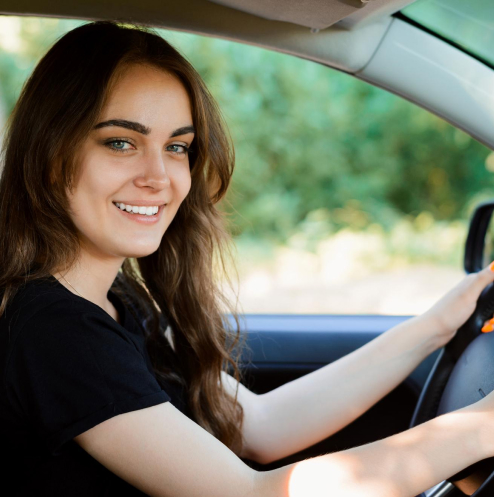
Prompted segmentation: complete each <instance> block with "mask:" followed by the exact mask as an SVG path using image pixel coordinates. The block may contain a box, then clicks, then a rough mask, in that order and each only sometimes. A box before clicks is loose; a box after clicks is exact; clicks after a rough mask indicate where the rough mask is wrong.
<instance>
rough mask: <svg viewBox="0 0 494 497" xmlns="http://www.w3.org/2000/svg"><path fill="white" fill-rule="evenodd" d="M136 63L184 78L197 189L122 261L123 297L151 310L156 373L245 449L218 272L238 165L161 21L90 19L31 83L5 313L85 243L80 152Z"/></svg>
mask: <svg viewBox="0 0 494 497" xmlns="http://www.w3.org/2000/svg"><path fill="white" fill-rule="evenodd" d="M129 64H150V65H152V66H154V67H157V68H160V69H162V70H164V71H166V72H168V73H170V74H173V75H175V76H176V77H177V78H179V80H180V81H181V82H182V84H183V85H184V87H185V89H186V90H187V92H188V95H189V98H190V101H191V107H192V117H193V124H194V127H195V129H196V136H195V138H194V144H193V148H194V154H193V155H192V156H191V157H190V168H191V177H192V186H191V190H190V192H189V194H188V195H187V197H186V198H185V200H184V201H183V203H182V204H181V206H180V208H179V209H178V212H177V214H176V216H175V218H174V219H173V221H172V222H171V224H170V226H169V227H168V229H167V231H166V233H165V235H164V236H163V238H162V242H161V244H160V247H159V248H158V250H157V251H156V252H154V253H153V254H150V255H148V256H146V257H141V258H138V259H126V260H125V262H124V264H123V265H122V272H121V273H120V274H119V278H122V277H123V278H124V280H125V281H126V284H127V285H128V288H129V289H132V292H129V293H128V294H127V295H124V294H122V296H123V297H127V298H129V295H130V294H132V295H134V296H137V297H138V306H139V308H140V309H141V310H143V311H144V312H145V313H147V314H146V315H147V320H146V321H147V324H146V327H145V331H146V332H147V348H148V351H149V353H150V358H151V361H152V364H153V368H154V371H155V373H156V375H157V378H158V380H160V379H163V380H167V381H171V382H176V383H180V384H182V385H183V386H185V387H186V388H185V390H186V395H187V400H188V404H189V408H190V410H191V412H192V415H193V417H194V419H195V421H196V422H197V423H198V424H199V425H201V426H202V427H203V428H205V429H206V430H207V431H209V432H210V433H211V434H213V435H214V436H216V437H217V438H218V439H219V440H221V441H222V442H223V443H224V444H225V445H227V446H228V447H230V448H231V449H232V450H234V451H235V452H236V453H237V454H238V453H240V451H241V448H242V437H241V425H242V420H243V411H242V408H241V406H240V404H239V403H238V402H237V395H235V397H234V398H233V397H231V396H230V395H229V394H228V393H227V392H226V390H225V388H224V387H223V384H222V382H221V372H222V371H226V370H227V369H230V370H232V371H233V374H234V377H235V378H236V379H237V381H239V380H240V372H239V368H238V360H239V356H240V354H239V351H240V350H241V348H240V345H242V344H241V343H240V336H241V335H240V330H239V319H238V315H237V313H236V312H235V308H234V306H232V305H231V303H230V302H229V300H228V299H227V298H226V296H225V294H224V293H222V291H221V289H220V286H219V284H218V282H217V280H216V278H217V276H218V274H219V273H218V272H219V271H223V272H222V273H220V274H222V275H223V276H227V275H226V271H225V266H226V264H225V260H226V259H225V254H226V255H229V254H230V252H229V241H230V238H229V236H228V234H227V230H226V228H225V223H224V218H223V215H222V214H221V213H220V211H218V210H217V208H216V206H215V204H216V203H217V202H218V201H219V200H220V199H221V198H222V197H223V196H224V194H225V192H226V190H227V188H228V185H229V182H230V178H231V175H232V173H233V166H234V153H233V147H232V145H231V141H230V139H229V136H228V134H227V133H226V131H225V126H224V124H223V121H222V119H221V115H220V112H219V110H218V107H217V105H216V103H215V101H214V99H213V97H212V96H211V95H210V93H209V91H208V90H207V88H206V86H205V84H204V82H203V81H202V79H201V77H200V76H199V74H198V73H197V72H196V71H195V69H194V68H193V67H192V66H191V64H190V63H189V62H188V61H187V60H186V59H185V58H184V57H183V56H182V55H180V54H179V53H178V52H177V51H176V50H175V49H174V48H173V47H171V46H170V45H169V44H168V43H167V42H166V41H165V40H163V39H162V38H161V37H160V36H159V35H157V34H156V33H155V32H153V31H152V30H150V29H147V28H143V27H139V26H135V25H128V24H125V25H124V24H119V23H116V22H112V21H98V22H93V23H88V24H84V25H82V26H80V27H78V28H76V29H74V30H72V31H70V32H68V33H67V34H65V35H64V36H63V37H62V38H61V39H60V40H58V41H57V42H56V43H55V44H54V45H53V47H52V48H51V49H50V50H49V51H48V52H47V53H46V55H45V56H44V57H43V58H42V59H41V61H40V62H39V63H38V65H37V66H36V68H35V70H34V71H33V73H32V75H31V76H30V78H29V79H28V80H27V82H26V83H25V85H24V87H23V89H22V92H21V95H20V97H19V99H18V101H17V104H16V106H15V108H14V111H13V113H12V115H11V116H10V118H9V121H8V124H7V128H6V133H5V140H4V148H3V163H4V164H3V173H2V177H1V179H0V250H1V253H2V257H1V258H0V288H1V289H2V291H3V298H2V302H1V304H0V315H1V314H3V312H4V311H5V309H6V306H7V305H8V303H9V301H10V300H11V299H12V298H13V297H14V296H15V294H16V292H17V291H18V290H19V288H20V287H21V286H22V285H23V284H25V283H26V282H27V281H29V280H33V279H38V278H44V277H48V276H49V275H50V274H53V272H54V271H56V270H58V269H59V268H68V267H70V266H71V265H72V264H73V263H74V262H75V261H76V259H77V255H78V253H79V250H80V244H79V239H78V235H77V230H76V228H75V225H74V224H73V222H72V220H71V218H70V216H69V215H68V213H67V212H68V198H67V195H66V191H67V188H71V187H72V185H73V181H74V177H75V173H76V165H75V164H74V161H73V160H72V158H73V157H74V156H75V152H76V150H77V147H78V146H79V145H80V144H81V142H82V141H83V140H84V139H85V138H86V137H87V135H88V133H89V132H90V130H91V129H92V127H93V126H94V125H95V123H96V122H97V121H96V119H97V118H98V116H99V115H100V112H101V110H102V108H103V106H104V104H105V102H106V100H107V98H108V95H109V93H110V92H111V88H112V85H113V84H114V83H115V81H116V80H118V77H119V74H121V70H122V69H123V68H125V67H128V65H129ZM228 260H229V259H228ZM117 279H118V278H117ZM227 281H230V280H228V279H227ZM225 310H229V311H230V312H231V314H232V316H233V318H234V322H235V323H236V333H235V332H234V327H233V326H232V324H231V321H230V320H228V319H227V318H225V317H224V314H223V312H224V311H225ZM163 317H166V321H167V322H168V324H169V325H170V328H171V332H172V341H173V344H174V348H175V352H176V354H175V355H176V358H175V360H174V361H175V362H173V361H171V359H170V344H169V342H168V341H167V339H166V338H165V336H164V330H163V327H164V323H165V321H164V319H163ZM233 350H237V353H236V354H235V356H234V354H233ZM171 364H173V365H174V367H173V368H172V367H170V365H171Z"/></svg>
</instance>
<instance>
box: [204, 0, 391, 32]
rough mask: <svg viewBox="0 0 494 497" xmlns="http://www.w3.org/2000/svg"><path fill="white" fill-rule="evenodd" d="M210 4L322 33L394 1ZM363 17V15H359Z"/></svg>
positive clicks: (225, 0)
mask: <svg viewBox="0 0 494 497" xmlns="http://www.w3.org/2000/svg"><path fill="white" fill-rule="evenodd" d="M210 1H211V2H214V3H218V4H221V5H224V6H225V7H230V8H232V9H236V10H240V11H243V12H247V13H249V14H253V15H256V16H259V17H263V18H265V19H270V20H272V21H285V22H291V23H293V24H299V25H300V26H307V27H308V28H314V29H324V28H327V27H329V26H331V25H332V24H335V23H336V22H338V21H341V20H342V19H344V18H345V17H348V16H350V15H352V14H354V13H356V12H359V11H362V10H366V9H367V10H369V11H372V10H374V8H376V7H382V6H384V5H386V4H392V3H394V2H395V1H396V0H210ZM362 13H364V12H362Z"/></svg>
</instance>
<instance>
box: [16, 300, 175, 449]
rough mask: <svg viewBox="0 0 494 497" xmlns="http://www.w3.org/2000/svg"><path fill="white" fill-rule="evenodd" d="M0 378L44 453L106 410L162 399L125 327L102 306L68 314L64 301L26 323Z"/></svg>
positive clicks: (112, 411)
mask: <svg viewBox="0 0 494 497" xmlns="http://www.w3.org/2000/svg"><path fill="white" fill-rule="evenodd" d="M112 322H113V323H112ZM7 382H8V385H9V389H10V391H11V392H12V402H13V403H15V404H16V407H17V408H18V409H19V410H20V412H22V413H23V414H24V415H26V416H27V417H28V419H29V422H30V423H32V424H33V425H34V429H35V430H36V432H37V435H38V436H39V437H40V438H41V439H42V440H44V442H45V445H46V447H47V449H48V450H49V451H50V453H52V454H57V453H59V452H60V451H61V448H62V446H63V445H64V444H65V443H66V442H68V441H69V440H72V439H73V438H74V437H75V436H77V435H79V434H81V433H84V432H85V431H87V430H89V429H90V428H92V427H94V426H96V425H98V424H99V423H101V422H103V421H105V420H107V419H109V418H111V417H113V416H116V415H118V414H123V413H126V412H130V411H135V410H138V409H143V408H146V407H151V406H153V405H156V404H160V403H163V402H167V401H170V397H169V395H168V394H167V393H166V392H165V391H164V390H162V388H161V387H160V385H159V384H158V382H157V380H156V378H155V376H154V374H153V373H152V371H150V370H149V368H148V366H147V364H146V360H145V357H144V356H143V354H142V352H141V351H139V349H138V347H137V346H136V344H135V343H134V342H133V341H132V340H131V339H130V337H129V336H128V334H127V333H126V330H125V328H123V327H121V326H120V325H118V323H116V322H114V321H113V320H112V319H111V318H110V317H109V316H108V317H106V316H105V315H104V312H101V313H98V312H96V311H94V312H89V313H88V312H74V309H73V308H71V307H70V303H68V304H66V305H65V307H64V306H63V304H60V303H55V304H53V305H51V306H49V309H43V311H42V312H38V313H37V314H36V315H34V316H33V317H32V318H31V319H30V320H29V321H27V322H26V324H25V325H24V326H23V329H22V330H21V332H20V333H19V335H18V336H17V340H16V342H15V345H14V347H13V349H12V352H11V357H10V360H9V363H8V370H7Z"/></svg>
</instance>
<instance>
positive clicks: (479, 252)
mask: <svg viewBox="0 0 494 497" xmlns="http://www.w3.org/2000/svg"><path fill="white" fill-rule="evenodd" d="M493 211H494V200H489V201H487V202H484V203H482V204H480V205H479V206H478V207H477V209H476V210H475V212H474V213H473V216H472V219H471V221H470V228H469V230H468V237H467V242H466V245H465V262H464V265H465V271H466V272H467V273H477V272H478V271H480V270H481V269H482V268H484V267H485V266H487V265H488V264H489V263H491V262H492V261H494V222H493V220H492V213H493Z"/></svg>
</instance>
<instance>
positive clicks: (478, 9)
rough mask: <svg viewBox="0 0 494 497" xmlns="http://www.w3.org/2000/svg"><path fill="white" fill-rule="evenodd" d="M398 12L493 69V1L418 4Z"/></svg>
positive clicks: (430, 0)
mask: <svg viewBox="0 0 494 497" xmlns="http://www.w3.org/2000/svg"><path fill="white" fill-rule="evenodd" d="M401 12H402V14H403V15H405V16H406V17H408V18H409V19H412V20H413V21H415V22H417V23H419V24H421V25H422V26H424V27H426V28H428V29H430V30H431V31H433V32H434V33H436V34H438V35H440V36H442V37H443V38H445V39H446V40H448V41H450V42H453V43H455V44H457V45H458V46H459V47H461V48H462V49H464V50H465V51H467V52H470V53H471V54H472V55H474V56H475V57H477V58H479V59H481V60H482V61H484V62H486V63H487V64H489V65H491V66H494V51H493V50H492V47H493V46H494V2H493V0H468V1H465V0H419V1H417V2H415V3H413V4H412V5H409V6H408V7H407V8H405V9H403V10H402V11H401Z"/></svg>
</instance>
